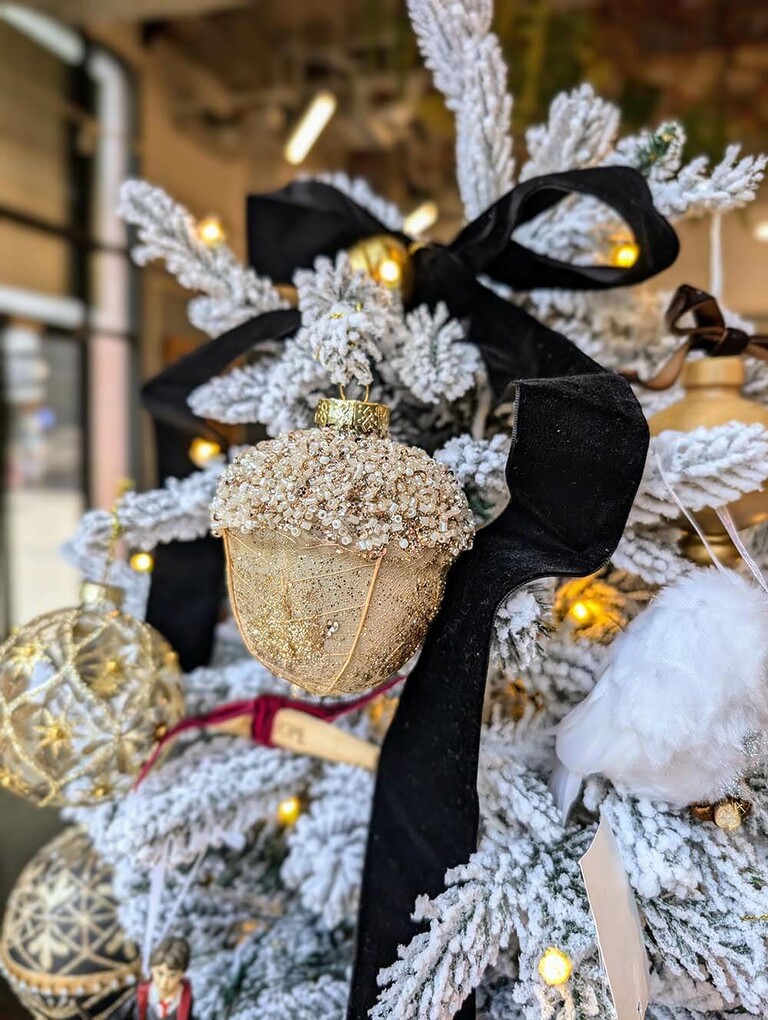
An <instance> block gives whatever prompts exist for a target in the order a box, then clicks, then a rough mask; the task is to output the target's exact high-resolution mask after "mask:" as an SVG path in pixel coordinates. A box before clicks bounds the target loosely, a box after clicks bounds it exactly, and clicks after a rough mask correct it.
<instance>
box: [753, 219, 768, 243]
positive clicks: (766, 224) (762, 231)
mask: <svg viewBox="0 0 768 1020" xmlns="http://www.w3.org/2000/svg"><path fill="white" fill-rule="evenodd" d="M752 236H753V237H754V239H755V240H756V241H762V242H763V243H764V244H765V243H766V242H768V220H758V222H757V223H756V224H755V225H754V227H753V228H752Z"/></svg>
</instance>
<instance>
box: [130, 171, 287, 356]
mask: <svg viewBox="0 0 768 1020" xmlns="http://www.w3.org/2000/svg"><path fill="white" fill-rule="evenodd" d="M118 211H119V213H120V215H121V216H122V217H123V219H124V220H125V221H126V222H127V223H130V224H132V225H133V226H135V227H136V228H137V232H138V237H139V242H140V243H139V244H138V245H137V246H136V247H135V248H134V250H133V257H134V259H135V261H136V262H137V263H138V264H139V265H142V266H143V265H146V264H147V263H148V262H152V261H154V260H155V259H160V260H162V261H163V262H165V265H166V268H167V269H168V272H170V273H171V274H172V275H173V276H175V277H176V279H177V280H178V281H179V283H180V284H181V285H182V286H183V287H187V288H188V289H189V290H197V291H201V292H202V293H203V294H205V295H206V297H204V298H196V299H195V300H194V301H193V302H192V303H191V304H190V308H189V313H190V321H191V322H192V325H193V326H196V327H197V328H198V329H201V330H202V331H203V332H205V333H208V334H209V336H218V335H219V334H221V333H223V332H225V331H226V330H228V329H232V328H233V327H234V326H238V325H239V324H240V323H241V322H245V321H246V319H250V318H252V317H253V316H255V315H261V314H262V313H263V312H270V311H274V310H275V309H277V308H285V307H286V302H285V301H284V300H283V299H282V298H281V297H280V295H279V294H278V292H277V290H275V288H274V286H273V285H272V281H271V280H268V279H265V278H263V277H259V276H257V275H256V273H255V272H254V271H253V270H252V269H250V268H247V267H245V266H243V265H242V264H241V263H240V262H239V261H238V260H237V259H236V258H235V255H234V254H233V252H232V250H231V249H230V248H229V247H227V245H226V244H223V243H221V244H214V245H211V244H206V243H205V241H203V240H202V239H201V238H200V236H199V234H198V231H197V224H196V221H195V219H194V217H193V216H192V215H191V213H189V212H188V211H187V210H186V209H185V208H184V206H183V205H180V204H179V203H178V202H175V201H174V200H173V199H172V198H171V197H170V196H169V195H168V194H166V192H165V191H163V189H162V188H158V187H155V186H153V185H151V184H149V183H147V182H146V181H126V182H125V184H123V187H122V189H121V192H120V206H119V209H118Z"/></svg>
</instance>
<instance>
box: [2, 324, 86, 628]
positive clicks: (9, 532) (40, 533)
mask: <svg viewBox="0 0 768 1020" xmlns="http://www.w3.org/2000/svg"><path fill="white" fill-rule="evenodd" d="M2 344H3V353H4V360H5V378H6V394H7V398H8V399H7V426H6V427H7V450H6V474H7V478H6V485H7V489H6V513H5V518H6V520H5V531H6V542H7V554H8V563H7V573H8V577H9V580H10V582H11V586H12V591H11V598H10V616H11V621H10V622H11V624H21V623H24V622H25V621H27V620H29V619H30V618H32V617H33V616H36V615H37V614H38V613H41V612H47V611H48V610H53V609H57V608H59V607H61V606H65V605H71V604H72V603H73V602H74V600H75V599H76V597H77V585H78V578H77V576H76V574H75V571H74V570H72V568H70V567H69V566H67V564H66V563H64V562H63V560H62V559H61V557H60V555H59V549H60V546H61V544H62V543H63V542H64V541H65V540H66V539H68V538H69V537H70V536H71V535H72V533H73V531H74V530H75V528H76V527H77V523H78V521H79V518H80V516H81V514H82V512H83V510H84V493H83V468H84V457H83V452H84V434H83V393H82V377H83V366H82V354H83V351H82V343H81V342H80V341H78V340H74V339H72V338H70V337H66V336H62V335H56V334H51V333H46V332H43V331H41V330H40V329H39V328H38V327H36V326H35V325H34V324H27V323H18V324H11V325H9V326H8V327H6V329H5V330H4V331H3V337H2Z"/></svg>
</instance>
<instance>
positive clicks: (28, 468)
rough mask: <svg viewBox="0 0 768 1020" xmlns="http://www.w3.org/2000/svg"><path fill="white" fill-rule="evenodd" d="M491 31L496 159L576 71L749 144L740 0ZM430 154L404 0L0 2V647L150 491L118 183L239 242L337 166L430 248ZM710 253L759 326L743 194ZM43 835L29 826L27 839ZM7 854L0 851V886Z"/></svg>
mask: <svg viewBox="0 0 768 1020" xmlns="http://www.w3.org/2000/svg"><path fill="white" fill-rule="evenodd" d="M495 25H496V28H497V31H498V33H499V35H500V37H501V39H502V41H503V43H504V47H505V51H506V55H507V60H508V63H509V67H510V77H511V83H510V84H511V87H512V89H513V91H514V93H515V113H514V117H515V127H516V136H517V139H518V143H519V145H520V148H521V151H522V149H523V145H524V133H525V129H526V128H527V127H528V126H530V125H532V124H535V123H537V122H538V121H539V120H541V119H542V118H543V117H544V116H545V115H546V109H547V106H548V103H549V101H550V100H551V98H552V97H553V96H554V95H555V94H556V93H557V92H558V91H560V90H561V89H563V88H567V87H571V86H574V85H576V84H578V83H580V82H581V81H584V80H588V81H590V82H591V83H592V84H593V85H594V86H595V87H596V89H597V90H598V91H599V92H601V93H602V94H603V95H604V96H605V97H606V98H609V99H612V100H614V101H615V102H617V103H618V105H619V106H620V107H621V108H622V111H623V118H624V119H623V128H624V130H632V129H636V128H639V127H641V126H652V125H655V124H658V123H659V122H660V121H662V120H663V119H664V118H668V117H677V118H680V119H682V120H683V122H684V123H685V125H686V128H687V131H688V136H689V146H688V150H687V155H689V156H692V155H695V154H698V153H704V154H707V155H708V156H710V158H712V159H719V157H720V155H721V154H722V152H723V149H724V147H725V146H726V145H727V144H729V143H730V142H735V141H739V142H742V143H743V147H744V150H745V151H746V152H758V151H761V150H765V149H766V148H768V5H766V4H761V3H757V2H753V0H677V2H672V3H669V2H668V0H665V2H661V0H623V2H622V3H616V2H615V0H497V3H496V17H495ZM318 96H320V97H321V103H322V97H325V100H326V101H327V102H328V103H329V104H330V106H331V107H332V116H330V119H329V121H328V123H327V125H326V127H325V129H324V130H323V131H322V133H321V135H320V137H319V138H318V140H317V142H316V144H315V145H314V146H313V147H312V148H311V149H310V151H309V153H308V154H307V155H306V157H305V158H304V159H303V160H302V161H301V162H300V164H298V165H294V163H292V162H290V161H289V159H288V158H287V157H288V156H290V155H291V153H290V152H287V151H286V142H287V141H288V139H289V138H290V136H291V132H292V129H293V128H294V127H295V125H296V124H297V122H298V121H299V119H300V118H301V116H302V113H303V112H304V111H305V110H306V109H307V107H308V106H309V105H310V104H311V103H312V101H313V100H315V99H316V98H317V97H318ZM329 97H330V98H329ZM453 145H454V137H453V123H452V118H451V115H450V113H449V112H448V111H447V110H446V108H445V106H444V104H443V102H442V100H441V98H440V97H439V96H438V94H437V93H436V92H435V91H434V89H433V88H432V86H431V82H430V79H429V75H428V72H426V71H425V70H424V68H423V66H422V64H421V61H420V60H419V58H418V55H417V53H416V49H415V43H414V40H413V37H412V34H411V32H410V28H409V26H408V22H407V18H406V15H405V0H326V2H324V3H317V2H316V0H35V2H32V3H26V4H5V3H0V344H1V345H2V353H3V357H2V361H1V362H0V364H2V373H3V377H2V379H0V384H1V385H2V388H3V391H4V394H5V401H4V409H5V410H4V416H5V418H4V428H3V432H2V435H3V436H4V440H3V444H2V465H1V468H2V475H3V478H4V485H3V488H2V497H1V498H0V635H4V634H5V633H6V632H7V631H8V630H9V628H10V627H11V626H13V625H14V624H18V623H21V622H23V621H25V620H28V619H30V618H31V617H33V616H35V615H37V614H39V613H41V612H45V611H47V610H51V609H54V608H56V607H59V606H62V605H65V604H67V603H72V602H73V601H74V600H75V598H76V593H77V584H78V579H77V577H76V576H75V575H74V572H73V571H71V570H70V569H69V568H68V567H67V566H66V565H65V564H64V563H63V561H62V560H61V559H60V557H59V555H58V549H59V547H60V545H61V544H62V542H63V541H64V540H65V539H66V538H67V537H68V536H69V535H70V534H71V533H72V532H73V531H74V529H75V527H76V524H77V521H78V518H79V516H80V515H81V514H82V512H83V511H84V510H85V509H86V508H88V507H90V506H101V507H104V506H109V505H111V503H112V502H113V501H114V497H115V493H116V491H117V488H118V486H119V484H120V482H121V479H123V478H126V477H130V478H133V479H135V480H136V483H137V485H139V486H149V485H152V484H153V480H154V463H153V452H152V442H151V430H150V428H149V424H148V422H147V421H146V420H145V416H144V415H143V412H141V411H140V410H139V406H138V386H139V383H140V381H141V380H142V379H144V378H147V377H148V376H150V375H152V374H153V373H155V372H157V371H158V370H159V369H160V368H161V367H162V366H163V365H165V364H168V363H169V362H170V361H171V360H172V359H174V358H177V357H179V356H180V355H181V354H183V353H184V352H186V351H188V350H190V349H191V348H192V347H193V346H194V345H196V344H198V343H200V342H202V340H203V339H204V338H203V337H202V335H201V334H197V333H196V332H195V330H194V329H193V328H192V327H191V326H190V325H189V323H188V321H187V318H186V304H187V301H188V299H189V295H188V293H187V292H185V291H183V290H182V289H181V288H180V287H179V286H178V285H177V284H176V283H175V282H174V281H173V280H172V279H171V277H170V276H169V275H167V274H166V273H165V272H164V271H163V270H162V268H161V267H159V266H158V267H148V268H146V269H142V270H139V269H137V268H136V267H135V266H134V265H133V264H132V262H131V259H130V255H129V242H130V239H129V237H128V236H127V231H126V229H125V227H124V225H123V224H122V223H121V221H120V219H119V218H118V216H117V214H116V206H117V197H118V191H119V187H120V184H121V182H122V181H123V180H124V179H125V178H126V177H128V176H132V175H141V176H142V177H145V178H147V179H148V180H150V181H151V182H153V183H155V184H159V185H161V186H162V187H163V188H165V189H166V190H167V191H168V192H170V194H171V195H173V196H174V198H176V199H178V200H179V201H180V202H182V203H183V204H185V205H186V206H187V207H188V208H189V209H190V210H191V211H192V212H193V213H194V214H195V215H196V216H204V215H210V216H212V217H216V220H215V222H216V223H217V224H219V225H220V227H221V229H222V230H223V231H224V233H225V235H226V238H227V241H228V243H229V244H230V245H231V246H232V247H233V248H234V249H235V251H236V252H237V253H238V254H239V255H241V256H242V255H244V248H245V244H244V234H245V231H244V216H245V196H246V195H247V194H248V193H249V192H252V191H264V190H270V189H273V188H276V187H279V186H281V185H282V184H285V183H287V182H288V181H289V180H291V179H292V178H293V177H295V176H296V175H297V174H300V173H303V174H307V173H309V174H311V173H316V172H320V171H333V170H344V171H346V172H347V173H349V174H351V175H358V174H359V175H363V176H365V177H367V178H368V179H369V181H370V182H371V183H372V185H373V186H374V187H375V188H376V189H377V190H379V191H380V192H382V193H383V194H385V195H386V196H387V197H389V198H390V199H392V200H393V201H395V202H397V203H398V205H400V207H401V208H403V209H405V210H415V209H417V208H419V207H422V206H424V204H425V203H428V205H427V209H428V210H429V215H433V216H435V215H436V222H435V225H434V227H433V228H432V233H433V236H436V237H437V238H441V237H450V236H451V235H452V234H453V233H454V232H455V231H456V229H457V227H458V226H459V225H460V204H459V200H458V194H457V190H456V185H455V180H454V178H453V171H454V154H453ZM708 239H709V224H708V223H707V222H705V221H698V222H695V223H690V224H687V225H686V226H685V229H684V232H683V236H682V242H683V250H682V256H681V259H680V261H679V263H678V265H677V266H676V267H674V268H673V270H671V271H669V272H668V273H667V274H666V277H665V278H663V279H662V280H661V283H660V285H662V286H666V287H669V288H671V287H673V286H674V285H675V284H676V283H678V282H681V281H682V280H683V279H686V280H689V281H691V282H697V283H701V284H702V285H704V286H706V283H707V280H708V276H709V265H708V260H709V240H708ZM723 242H724V252H725V267H726V273H725V288H724V297H725V300H726V303H727V304H728V305H729V306H730V307H732V308H733V309H735V310H737V311H738V312H740V313H741V314H743V315H745V316H749V317H751V318H752V319H754V320H756V323H757V325H758V326H762V327H766V326H768V287H766V286H765V283H764V281H765V280H766V279H767V278H768V189H766V190H765V194H764V195H763V196H762V197H761V199H760V200H758V201H757V202H756V203H753V204H752V205H751V206H750V208H749V209H748V211H746V212H745V213H744V214H736V215H734V216H731V217H729V218H728V219H727V221H726V223H725V224H724V238H723ZM6 804H7V801H6V798H5V797H3V798H2V801H1V802H0V808H1V809H2V810H3V811H4V812H5V808H6ZM9 810H10V809H9ZM14 810H16V809H15V808H14ZM18 810H19V811H20V810H21V808H19V809H18ZM25 824H27V823H25ZM29 824H30V825H31V824H32V823H29ZM56 824H57V820H56V818H55V815H54V813H50V817H49V816H48V814H46V815H45V819H44V820H42V821H39V822H36V823H35V826H36V833H37V836H36V838H38V839H42V838H43V829H44V828H45V827H46V826H49V827H52V826H54V825H56ZM0 839H1V840H2V842H3V843H5V842H6V840H5V837H1V838H0ZM29 854H30V849H29V845H28V844H26V845H19V847H18V849H16V848H15V847H13V848H6V847H5V846H4V847H3V851H2V853H1V854H0V886H2V887H7V885H8V883H9V882H10V881H12V879H13V878H14V877H15V875H16V874H17V873H18V871H19V869H20V867H21V866H22V864H23V863H24V861H25V860H26V859H27V858H28V857H29ZM2 893H3V888H0V898H1V897H2ZM8 1008H9V1009H10V1007H8ZM1 1015H2V1016H4V1017H5V1016H6V1015H12V1014H7V1013H6V1012H2V1014H1Z"/></svg>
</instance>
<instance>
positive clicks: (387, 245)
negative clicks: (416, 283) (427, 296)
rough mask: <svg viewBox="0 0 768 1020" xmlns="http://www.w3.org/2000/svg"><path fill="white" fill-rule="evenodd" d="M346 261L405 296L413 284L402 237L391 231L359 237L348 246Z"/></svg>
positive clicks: (409, 258) (410, 266)
mask: <svg viewBox="0 0 768 1020" xmlns="http://www.w3.org/2000/svg"><path fill="white" fill-rule="evenodd" d="M349 264H350V266H351V267H352V268H353V269H357V270H359V269H362V270H364V271H365V272H366V273H368V275H369V276H372V277H373V279H374V280H375V281H376V282H377V283H379V284H381V286H382V287H388V288H389V289H390V290H400V291H401V292H402V294H403V296H404V297H408V295H409V294H410V292H411V288H412V286H413V266H412V264H411V256H410V253H409V251H408V249H407V248H406V246H405V245H404V244H403V242H402V241H400V240H398V238H396V237H392V236H391V235H390V234H375V235H374V236H373V237H366V238H364V239H363V240H362V241H358V242H357V244H354V245H353V246H352V247H351V248H350V249H349Z"/></svg>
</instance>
